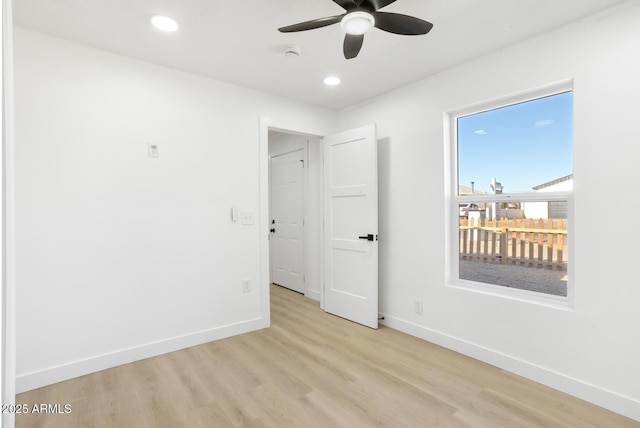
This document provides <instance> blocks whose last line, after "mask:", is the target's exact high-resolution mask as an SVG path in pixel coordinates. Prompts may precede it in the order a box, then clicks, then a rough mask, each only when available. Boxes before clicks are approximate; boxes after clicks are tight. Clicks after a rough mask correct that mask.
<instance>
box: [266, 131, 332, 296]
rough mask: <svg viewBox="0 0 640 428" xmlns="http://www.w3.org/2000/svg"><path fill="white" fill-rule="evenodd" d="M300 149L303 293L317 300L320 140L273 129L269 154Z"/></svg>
mask: <svg viewBox="0 0 640 428" xmlns="http://www.w3.org/2000/svg"><path fill="white" fill-rule="evenodd" d="M299 149H302V150H304V151H305V154H306V161H305V174H304V177H305V183H304V275H305V285H304V286H305V290H306V291H305V296H307V297H309V298H312V299H314V300H318V301H319V300H321V294H322V290H323V286H322V212H323V210H322V140H321V139H320V138H318V137H312V136H305V135H299V134H291V133H286V132H273V133H270V134H269V157H274V156H277V155H281V154H285V153H289V152H292V151H295V150H299Z"/></svg>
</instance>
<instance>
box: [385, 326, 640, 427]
mask: <svg viewBox="0 0 640 428" xmlns="http://www.w3.org/2000/svg"><path fill="white" fill-rule="evenodd" d="M380 315H382V316H384V320H383V321H381V322H380V323H381V324H383V325H385V326H387V327H390V328H393V329H395V330H399V331H402V332H403V333H407V334H410V335H412V336H415V337H418V338H420V339H423V340H426V341H428V342H431V343H435V344H436V345H440V346H443V347H445V348H447V349H451V350H453V351H456V352H459V353H461V354H463V355H467V356H469V357H471V358H475V359H476V360H480V361H483V362H485V363H487V364H491V365H493V366H496V367H499V368H501V369H503V370H507V371H509V372H511V373H515V374H517V375H519V376H522V377H525V378H527V379H531V380H533V381H535V382H538V383H541V384H543V385H546V386H549V387H551V388H553V389H556V390H558V391H562V392H564V393H566V394H569V395H573V396H574V397H578V398H580V399H582V400H585V401H588V402H590V403H593V404H595V405H597V406H600V407H603V408H605V409H608V410H611V411H613V412H615V413H618V414H621V415H623V416H626V417H628V418H631V419H634V420H637V421H640V401H638V400H636V399H633V398H631V397H627V396H624V395H622V394H618V393H616V392H614V391H609V390H607V389H604V388H601V387H598V386H597V385H593V384H590V383H588V382H584V381H581V380H580V379H575V378H572V377H570V376H567V375H564V374H562V373H558V372H555V371H553V370H549V369H546V368H544V367H540V366H537V365H535V364H531V363H529V362H527V361H524V360H521V359H518V358H514V357H512V356H509V355H506V354H503V353H500V352H497V351H494V350H492V349H489V348H486V347H484V346H481V345H477V344H475V343H471V342H468V341H466V340H462V339H459V338H456V337H454V336H450V335H448V334H444V333H441V332H439V331H436V330H432V329H428V328H426V327H423V326H421V325H418V324H415V323H412V322H409V321H405V320H402V319H399V318H395V317H393V316H390V315H388V314H384V313H381V314H380Z"/></svg>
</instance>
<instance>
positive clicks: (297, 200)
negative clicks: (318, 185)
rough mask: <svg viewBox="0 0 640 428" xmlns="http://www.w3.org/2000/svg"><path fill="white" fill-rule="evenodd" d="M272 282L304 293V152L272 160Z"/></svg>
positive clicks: (284, 155)
mask: <svg viewBox="0 0 640 428" xmlns="http://www.w3.org/2000/svg"><path fill="white" fill-rule="evenodd" d="M271 216H272V217H271V218H272V219H271V225H270V228H271V282H273V283H274V284H278V285H281V286H283V287H287V288H290V289H292V290H294V291H297V292H299V293H303V294H304V293H305V287H304V225H303V219H304V152H303V150H297V151H295V152H291V153H286V154H283V155H279V156H274V157H273V158H271Z"/></svg>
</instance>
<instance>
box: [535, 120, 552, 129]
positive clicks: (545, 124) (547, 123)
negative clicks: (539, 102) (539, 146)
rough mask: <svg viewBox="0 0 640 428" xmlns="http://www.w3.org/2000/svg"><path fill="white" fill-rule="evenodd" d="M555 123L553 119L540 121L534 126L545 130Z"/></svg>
mask: <svg viewBox="0 0 640 428" xmlns="http://www.w3.org/2000/svg"><path fill="white" fill-rule="evenodd" d="M552 123H553V120H552V119H545V120H539V121H537V122H536V123H534V124H533V126H535V127H536V128H544V127H545V126H549V125H551V124H552Z"/></svg>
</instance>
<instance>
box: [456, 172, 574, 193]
mask: <svg viewBox="0 0 640 428" xmlns="http://www.w3.org/2000/svg"><path fill="white" fill-rule="evenodd" d="M571 179H573V174H569V175H565V176H564V177H560V178H556V179H555V180H552V181H548V182H546V183H542V184H539V185H537V186H535V187H534V188H533V190H541V189H544V188H545V187H551V186H555V185H556V184H558V183H562V182H565V181H569V180H571ZM469 194H471V189H469Z"/></svg>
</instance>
